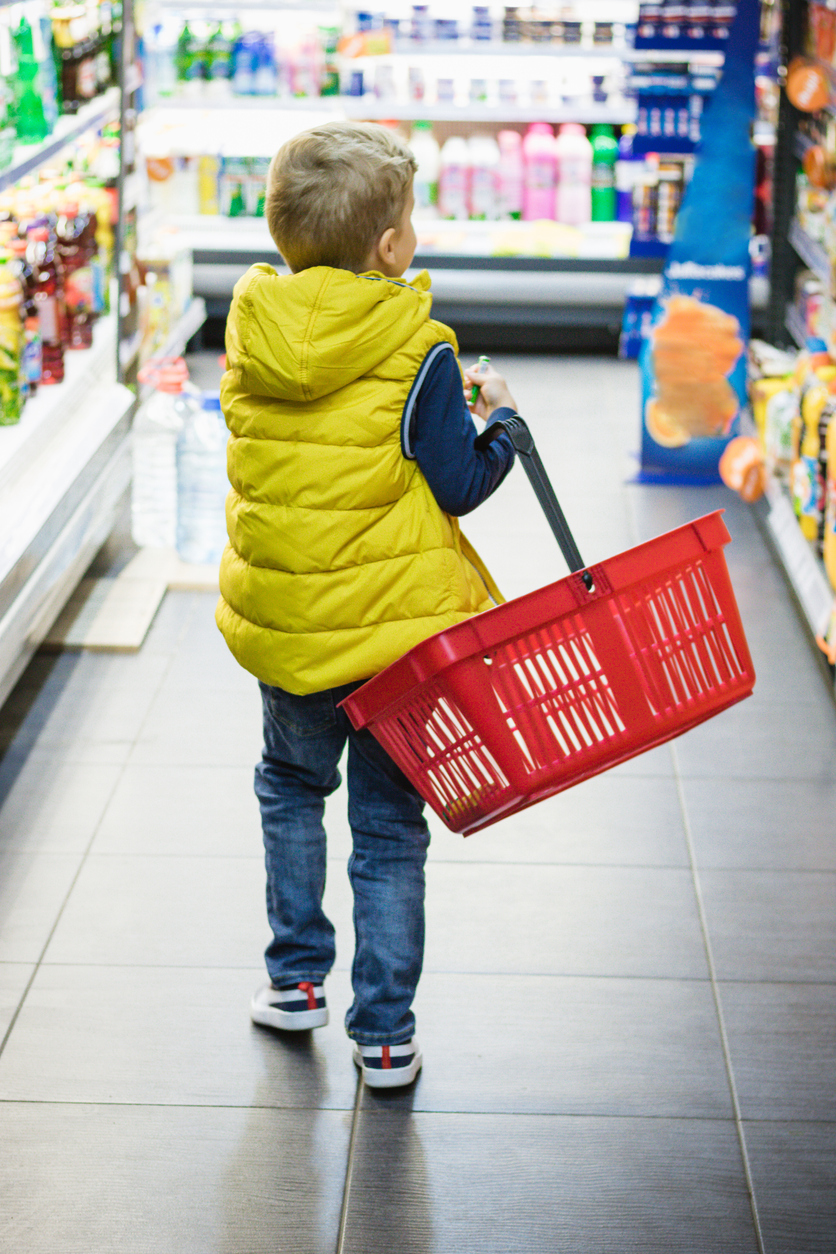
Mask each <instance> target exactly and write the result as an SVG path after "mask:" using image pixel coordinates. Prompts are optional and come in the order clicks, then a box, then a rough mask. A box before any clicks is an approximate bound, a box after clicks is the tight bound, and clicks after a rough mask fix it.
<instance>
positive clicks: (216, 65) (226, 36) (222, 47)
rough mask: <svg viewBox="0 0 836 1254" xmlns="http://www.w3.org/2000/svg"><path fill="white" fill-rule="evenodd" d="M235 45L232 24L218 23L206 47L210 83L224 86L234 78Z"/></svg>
mask: <svg viewBox="0 0 836 1254" xmlns="http://www.w3.org/2000/svg"><path fill="white" fill-rule="evenodd" d="M233 43H234V39H233V37H232V28H231V26H230V23H229V22H216V23H215V25H214V27H213V28H212V32H211V34H210V35H209V39H208V42H207V45H206V52H207V71H208V78H209V81H210V83H213V84H216V85H217V84H220V85H221V86H223V84H224V83H228V82H229V80H230V79H231V78H232V50H233Z"/></svg>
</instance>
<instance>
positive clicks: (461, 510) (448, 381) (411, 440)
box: [401, 343, 514, 518]
mask: <svg viewBox="0 0 836 1254" xmlns="http://www.w3.org/2000/svg"><path fill="white" fill-rule="evenodd" d="M513 412H514V411H513V410H512V409H507V408H502V409H496V410H494V412H493V413H492V415H491V418H492V420H493V421H497V420H498V419H501V418H510V417H511V415H512V414H513ZM477 434H478V432H477V428H476V424H475V423H474V421H473V418H472V416H471V414H470V410H469V409H468V408H467V405H466V404H465V402H464V391H463V385H462V376H461V373H460V372H459V366H458V362H457V361H456V356H455V353H454V352H453V348H452V345H450V344H447V343H444V344H436V345H435V346H434V347H433V348H431V349H430V351H429V353H428V354H427V356H426V357H425V358H424V361H423V363H422V365H421V369H420V370H419V371H418V374H417V375H416V377H415V382H414V384H413V385H412V389H411V391H410V394H409V397H408V399H407V402H406V405H405V407H404V413H403V423H402V426H401V446H402V449H403V454H404V456H405V457H408V458H409V459H410V460H413V461H417V463H418V465H419V466H420V467H421V470H422V471H423V474H424V477H425V478H426V480H427V483H428V484H429V485H430V490H431V492H432V494H433V496H434V497H435V499H436V501H437V502H438V504H439V505H440V506H441V508H442V509H443V510H444V512H445V513H446V514H452V515H453V516H454V517H456V518H460V517H462V515H464V514H469V513H470V512H471V510H474V509H476V507H477V505H481V504H482V502H483V501H485V500H487V498H488V497H489V496H490V495H491V493H492V492H495V491H496V489H497V488H498V487H499V485H500V483H502V480H503V479H504V478H505V476H506V475H507V474H508V471H509V470H510V469H511V466H512V465H513V462H514V446H513V445H512V443H511V440H510V438H509V437H508V436H507V435H506V434H504V433H503V434H502V435H501V436H499V437H498V439H496V440H494V442H493V443H492V444H490V445H489V446H488V448H486V449H484V450H482V451H479V450H478V449H475V448H474V447H473V442H474V440H475V439H476V436H477Z"/></svg>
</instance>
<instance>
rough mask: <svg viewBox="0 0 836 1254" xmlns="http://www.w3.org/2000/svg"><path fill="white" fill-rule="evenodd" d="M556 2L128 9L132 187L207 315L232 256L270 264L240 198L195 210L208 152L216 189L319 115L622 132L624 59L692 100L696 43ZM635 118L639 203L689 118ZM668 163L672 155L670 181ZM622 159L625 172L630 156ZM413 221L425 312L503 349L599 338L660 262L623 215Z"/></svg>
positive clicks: (634, 13) (629, 114) (486, 130)
mask: <svg viewBox="0 0 836 1254" xmlns="http://www.w3.org/2000/svg"><path fill="white" fill-rule="evenodd" d="M657 7H658V6H657ZM576 9H577V11H574V10H573V9H572V7H571V6H563V7H562V8H561V9H559V10H558V9H552V8H551V7H541V8H540V9H521V8H520V9H516V8H510V7H508V6H505V7H498V6H473V5H470V4H467V5H465V4H456V3H451V4H447V5H445V6H444V8H443V10H442V9H441V8H440V7H436V8H431V7H429V6H426V5H414V6H403V5H401V6H400V7H395V6H393V5H391V4H390V5H388V6H387V9H386V12H385V13H372V12H366V11H362V10H360V9H359V8H358V7H355V6H351V7H347V6H345V5H339V4H333V3H327V2H322V3H315V2H314V0H308V2H307V3H305V4H304V5H302V6H297V5H293V6H290V5H287V4H284V3H283V2H282V0H267V2H266V3H264V4H262V5H260V6H258V7H257V8H255V7H249V8H248V7H247V6H246V5H245V4H236V3H230V2H229V0H227V2H226V3H221V2H219V0H204V2H203V3H187V4H184V3H183V2H182V0H153V3H151V4H149V5H148V6H147V7H146V9H145V11H144V12H145V17H144V28H143V57H144V65H145V79H146V82H145V88H144V100H143V105H144V109H143V113H142V116H141V121H140V144H141V148H142V150H143V153H144V155H145V157H146V162H147V169H148V171H149V173H150V184H149V187H150V190H149V191H148V199H149V204H150V205H151V206H152V207H154V206H156V208H157V209H158V211H159V212H160V213H161V214H162V215H163V216H164V217H166V218H167V219H168V220H169V221H171V222H173V223H175V224H176V225H178V226H179V228H180V229H181V231H182V232H183V235H184V237H185V239H186V240H187V241H188V242H189V244H190V246H191V247H192V249H193V258H194V266H195V271H194V284H195V291H196V293H198V294H199V295H201V296H203V297H204V298H205V300H206V303H207V306H208V310H209V313H210V315H215V316H217V317H223V316H224V315H225V312H226V309H227V307H228V302H229V297H230V294H231V291H232V286H233V284H234V282H235V280H236V279H237V277H239V275H240V274H241V273H242V272H243V270H244V269H245V268H246V267H247V266H248V265H250V264H252V262H254V261H263V260H268V261H270V262H271V263H273V264H275V265H276V267H277V268H281V260H280V258H278V256H277V254H276V250H275V246H274V245H273V243H272V240H271V239H270V236H269V233H268V231H267V229H266V226H265V224H264V222H263V220H260V219H259V218H258V217H257V216H255V213H256V210H255V209H251V210H250V211H249V212H248V209H247V205H246V195H245V194H243V193H241V194H239V195H237V196H236V198H235V199H234V200H228V201H227V203H226V205H224V204H223V203H220V204H216V205H215V212H214V213H213V212H211V211H207V209H206V205H205V203H204V204H203V205H201V204H199V203H198V202H199V187H200V183H201V178H202V177H203V175H202V172H201V170H200V169H199V168H197V167H198V166H199V165H200V162H201V159H202V160H203V162H204V164H206V165H208V164H210V163H211V162H213V161H214V162H217V170H216V175H217V177H218V178H219V179H220V180H221V181H222V182H223V180H224V178H225V176H226V175H227V174H228V175H229V179H228V181H233V182H234V180H235V179H236V178H239V179H241V180H246V179H247V178H252V177H255V178H258V177H259V176H260V177H261V178H262V179H263V174H264V169H265V166H266V162H267V161H268V160H269V158H270V157H272V156H273V154H274V153H275V151H276V149H277V148H278V147H279V145H280V144H281V142H282V141H283V140H284V139H286V138H288V137H289V136H290V135H292V134H293V133H294V132H296V131H298V130H302V129H304V128H305V127H307V126H310V125H313V124H314V123H315V122H316V121H318V120H322V119H324V118H337V117H342V118H346V117H348V118H358V119H365V120H377V121H382V122H385V123H387V124H391V125H393V126H399V127H400V128H401V130H402V131H403V133H405V134H406V135H407V136H409V135H410V134H414V133H415V127H416V124H417V123H421V122H423V123H429V124H431V126H432V130H433V132H434V135H435V138H436V140H437V142H438V143H439V144H440V145H441V146H443V145H444V144H445V141H447V140H448V139H450V138H451V136H460V137H462V138H465V139H467V138H470V137H472V136H474V135H479V136H488V137H490V138H495V137H496V136H497V134H498V133H499V132H501V131H516V132H517V133H518V134H523V133H524V132H525V131H526V129H527V128H528V127H529V126H530V125H531V124H532V123H538V122H539V123H547V124H549V125H550V126H551V127H559V126H560V125H562V124H564V123H581V124H583V125H584V126H585V127H593V126H596V125H597V126H599V127H601V126H605V127H607V126H608V127H610V128H612V131H613V134H614V136H615V138H618V136H619V134H620V133H623V132H624V128H625V127H626V128H630V129H631V130H632V129H633V128H634V127H635V124H636V123H637V122H638V123H639V129H640V131H641V126H642V124H643V123H644V124H646V123H647V118H645V117H644V115H643V114H641V111H640V106H639V104H637V100H636V95H635V88H634V84H633V81H632V80H633V78H634V77H635V76H636V75H637V73H638V71H641V74H640V75H639V77H640V79H641V81H642V82H645V83H646V84H648V83H649V84H651V85H650V86H649V87H648V88H647V89H648V90H655V87H653V85H652V83H651V79H652V74H653V72H656V73H657V74H659V75H660V74H662V72H663V71H669V72H674V71H679V70H681V71H682V75H681V76H684V79H685V81H686V90H687V91H689V92H691V88H693V90H694V91H699V92H703V96H701V97H700V101H701V102H702V103H704V100H705V98H706V93H707V94H710V91H711V89H712V85H713V83H714V82H716V75H717V73H718V72H719V69H720V68H721V66H722V60H723V57H722V52H721V51H718V46H717V44H716V42H715V44H713V45H711V46H706V47H690V46H689V47H688V48H686V49H685V50H684V51H683V49H682V48H681V47H677V46H672V47H670V48H667V47H660V46H659V43H658V40H656V41H654V39H652V38H647V37H645V38H644V41H643V42H644V45H645V46H644V47H642V46H636V44H637V43H638V44H639V45H641V43H642V39H641V37H640V38H639V39H638V41H637V39H636V26H637V23H638V19H639V16H640V6H639V4H638V3H637V2H636V0H591V2H589V3H585V4H583V5H579V6H576ZM729 11H730V12H733V6H731V7H730V8H729ZM718 12H719V10H718ZM723 12H725V10H723ZM248 39H249V44H247V40H248ZM248 56H249V58H250V60H249V63H248V64H247V63H246V58H247V57H248ZM242 58H243V61H244V62H245V63H244V68H243V69H242V68H241V64H242ZM712 75H713V76H714V77H713V78H712ZM689 84H690V86H688V85H689ZM691 94H693V92H691ZM660 99H661V98H660ZM685 99H686V101H687V100H688V99H689V96H688V95H687V94H686V97H685ZM702 103H701V105H700V110H697V111H696V112H697V113H699V112H700V111H701V108H702ZM642 107H643V106H642ZM652 112H653V111H652V110H651V113H652ZM660 116H662V115H660ZM653 124H654V123H653V119H652V118H651V123H650V130H648V127H647V125H645V130H646V131H647V134H646V135H645V136H644V139H645V140H646V142H645V143H644V145H643V147H642V149H641V154H640V153H639V150H638V147H637V151H636V153H635V154H634V158H635V157H638V156H639V155H641V157H642V161H641V162H640V163H639V165H640V166H641V169H642V170H643V169H644V164H645V163H644V161H643V157H644V154H645V153H647V152H648V151H650V149H651V147H655V148H656V151H657V153H661V158H662V163H661V182H660V176H659V166H658V162H657V164H656V166H655V167H654V169H655V172H656V173H655V184H654V183H653V171H651V174H650V176H649V178H648V198H654V197H656V196H657V195H658V194H659V188H660V187H661V191H662V193H666V192H667V190H668V187H669V186H670V185H669V184H668V183H666V180H669V179H671V178H673V179H679V181H680V182H679V186H680V187H681V183H682V180H683V179H684V177H686V176H687V165H686V163H684V161H683V157H687V154H688V152H689V151H691V150H693V146H694V134H693V127H694V125H697V126H698V118H697V122H696V123H694V122H693V119H692V132H691V137H690V139H688V140H687V142H686V143H685V144H682V143H673V145H671V143H670V141H669V140H667V139H666V136H665V135H663V134H661V133H660V134H659V135H658V136H657V135H652V134H651V132H652V125H653ZM640 138H641V136H640ZM651 138H652V139H653V141H654V143H653V144H651ZM656 140H658V142H655V141H656ZM670 147H673V149H675V151H674V152H672V153H670V154H669V153H668V152H667V149H668V148H670ZM668 159H669V160H670V161H672V162H674V163H676V162H679V165H678V167H677V168H676V169H675V170H674V172H673V174H671V172H670V171H669V170H667V169H666V166H665V161H666V160H668ZM190 162H191V163H194V165H193V167H192V168H190ZM248 162H249V166H250V168H249V170H248V168H247V163H248ZM622 164H623V165H624V167H625V171H624V172H626V173H627V174H628V176H629V175H630V174H632V177H633V181H634V182H635V179H636V170H637V165H636V162H635V160H634V159H633V160H632V161H630V160H628V159H625V161H624V162H623V163H622ZM651 164H652V163H651ZM628 165H630V166H631V167H632V168H631V169H629V170H628V169H627V166H628ZM614 173H615V171H613V170H612V169H610V177H611V178H612V176H613V174H614ZM619 173H622V171H619ZM206 177H210V175H207V176H206ZM167 184H168V185H167ZM217 199H218V200H219V201H221V202H222V201H223V195H222V194H221V195H220V196H219V197H218V198H217ZM662 199H663V200H664V195H663V197H662ZM654 203H655V201H654ZM224 209H225V210H226V212H224ZM479 216H480V217H481V214H480V215H479ZM662 216H664V214H663V215H662ZM668 217H670V218H671V220H672V215H668ZM151 218H152V219H153V215H151ZM654 220H655V219H654ZM660 220H661V218H660ZM415 221H416V228H417V232H418V240H419V246H418V253H417V254H416V257H415V262H414V268H415V270H417V269H420V268H424V267H428V268H430V269H431V270H432V274H433V291H434V309H435V311H436V313H437V314H438V316H439V317H441V318H443V319H446V320H448V321H450V322H451V323H452V324H453V325H454V326H455V327H456V330H457V331H458V332H459V333H460V334H463V335H464V336H465V337H466V338H467V337H468V335H469V336H470V337H475V339H474V342H476V341H478V339H479V337H480V336H482V337H484V336H486V335H488V336H489V335H491V334H492V333H493V334H496V335H499V336H500V337H501V339H502V342H503V343H505V344H506V345H508V346H510V345H511V344H513V343H514V342H515V340H514V332H515V329H516V331H517V337H518V338H517V342H520V343H523V344H526V345H531V346H533V345H536V344H537V343H538V342H540V343H543V344H544V345H545V344H547V343H548V342H550V337H551V340H552V341H553V340H554V336H555V334H556V333H559V332H560V331H561V330H562V331H563V332H570V333H573V334H574V336H575V341H574V342H576V343H578V342H579V337H581V336H582V335H583V332H584V330H587V331H594V330H596V329H601V328H604V329H608V330H609V331H610V332H611V333H612V334H613V335H616V334H617V333H618V330H619V328H620V325H621V319H622V313H623V308H624V303H625V296H626V294H627V292H628V290H629V289H630V288H631V285H633V284H634V283H635V280H636V278H637V276H652V275H656V274H658V273H659V272H660V271H661V266H662V258H663V254H664V251H665V248H666V243H665V240H664V238H662V239H661V240H657V241H656V244H657V246H656V247H652V246H651V247H644V248H640V249H638V250H636V248H635V247H632V248H631V235H632V234H633V232H632V222H629V223H625V222H623V221H620V222H619V221H614V222H606V221H593V222H589V221H587V222H580V223H572V224H568V223H553V224H552V227H553V229H551V230H549V229H547V228H546V227H544V225H543V224H542V223H540V227H539V229H535V224H534V223H533V222H524V221H504V222H502V221H490V220H488V221H484V220H461V219H460V220H454V221H449V220H445V219H444V218H443V217H439V216H438V215H437V214H436V215H432V214H425V215H423V216H422V214H421V213H420V212H419V213H418V214H417V215H416V220H415ZM652 233H653V232H652V230H651V235H652ZM637 251H638V252H639V253H640V254H641V255H636V252H637ZM767 288H768V284H767V281H766V279H765V278H764V277H763V276H762V275H759V276H758V277H756V278H755V280H754V281H753V287H752V299H753V305H754V307H755V309H756V310H757V311H760V310H763V309H764V308H765V305H766V298H767Z"/></svg>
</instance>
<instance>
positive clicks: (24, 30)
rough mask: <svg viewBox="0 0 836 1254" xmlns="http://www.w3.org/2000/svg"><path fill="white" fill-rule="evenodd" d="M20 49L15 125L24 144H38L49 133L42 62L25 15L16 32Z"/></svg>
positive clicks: (14, 35)
mask: <svg viewBox="0 0 836 1254" xmlns="http://www.w3.org/2000/svg"><path fill="white" fill-rule="evenodd" d="M13 38H14V42H15V46H16V49H17V69H16V73H15V87H16V96H17V101H16V117H15V127H16V130H17V137H18V140H19V141H20V142H21V143H22V144H37V143H40V141H41V140H42V139H45V138H46V136H47V135H48V134H49V126H48V125H47V120H46V115H45V113H44V104H43V100H42V99H41V92H40V78H39V66H38V62H37V59H36V57H35V54H34V50H33V40H32V27H31V26H30V25H29V22H28V21H27V20H26V18H25V17H21V19H20V24H19V25H18V27H17V29H16V30H15V31H14V33H13Z"/></svg>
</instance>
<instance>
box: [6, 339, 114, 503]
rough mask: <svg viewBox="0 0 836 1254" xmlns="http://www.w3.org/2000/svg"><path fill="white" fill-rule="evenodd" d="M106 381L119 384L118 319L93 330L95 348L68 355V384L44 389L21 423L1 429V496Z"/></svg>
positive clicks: (29, 406) (26, 410) (65, 372)
mask: <svg viewBox="0 0 836 1254" xmlns="http://www.w3.org/2000/svg"><path fill="white" fill-rule="evenodd" d="M103 380H105V381H106V380H112V381H113V382H114V383H115V381H116V317H115V315H114V314H110V315H108V317H106V318H99V319H98V321H97V322H96V324H95V326H94V327H93V347H92V348H89V349H80V350H76V351H71V352H70V351H68V352H65V354H64V381H63V383H56V384H52V385H50V386H49V387H44V386H43V385H41V387H40V388H38V391H37V393H36V395H35V396H33V397H32V398H31V400H29V401H27V403H26V405H25V406H24V409H23V415H22V417H21V420H20V422H18V423H17V424H16V425H15V426H13V427H0V496H2V495H3V493H4V491H5V490H6V488H7V486H8V485H10V484H11V483H13V482H14V481H16V480H17V479H18V478H19V477H20V475H21V473H22V472H23V471H24V470H25V469H26V467H27V466H28V465H29V464H30V462H31V460H32V456H33V450H40V449H41V448H43V447H44V445H45V444H46V443H48V442H49V441H50V440H51V439H52V437H53V435H54V433H55V432H56V431H57V430H58V429H59V428H60V427H63V426H64V425H65V423H66V421H67V417H68V415H69V414H71V413H72V412H73V411H74V409H75V408H76V407H77V406H78V405H79V404H80V403H81V401H82V400H83V399H84V396H85V393H86V392H88V391H89V390H90V389H91V388H93V387H94V386H96V385H97V384H99V383H101V382H102V381H103Z"/></svg>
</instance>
